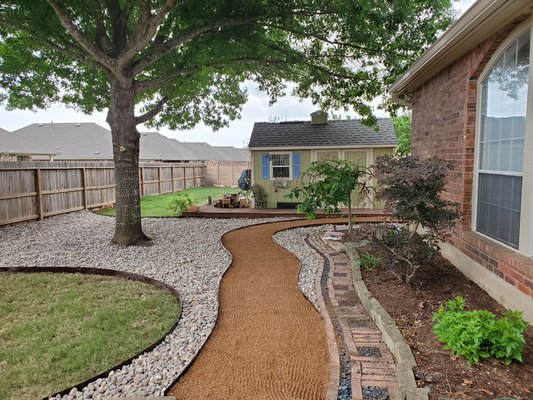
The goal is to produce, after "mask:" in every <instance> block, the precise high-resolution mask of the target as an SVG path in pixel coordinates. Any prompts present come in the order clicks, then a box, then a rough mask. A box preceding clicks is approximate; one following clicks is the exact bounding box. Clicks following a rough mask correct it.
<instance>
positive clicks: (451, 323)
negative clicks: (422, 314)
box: [433, 297, 528, 365]
mask: <svg viewBox="0 0 533 400" xmlns="http://www.w3.org/2000/svg"><path fill="white" fill-rule="evenodd" d="M464 307H465V301H464V299H463V298H462V297H456V298H455V299H453V300H450V301H448V302H447V303H446V306H442V305H441V306H440V308H439V310H438V311H437V312H436V313H435V315H434V316H433V321H438V322H437V324H436V325H435V327H434V328H433V331H434V332H435V333H436V335H437V336H438V338H439V340H440V341H441V342H442V343H444V345H445V346H444V348H445V349H448V350H451V351H453V352H454V354H457V355H460V356H463V357H464V358H466V360H467V361H468V363H469V364H471V365H472V364H475V363H477V362H479V361H480V360H483V359H485V358H489V357H495V358H497V359H501V360H503V361H505V364H506V365H509V364H511V362H512V361H513V359H514V360H518V361H520V362H522V351H523V350H524V345H525V343H526V342H525V340H524V332H525V330H526V329H527V327H528V325H527V323H526V322H525V321H524V319H523V318H522V313H521V312H517V311H507V312H506V313H505V314H504V315H503V316H502V317H501V318H499V319H498V318H496V316H495V315H494V314H493V313H491V312H490V311H487V310H474V311H465V310H464Z"/></svg>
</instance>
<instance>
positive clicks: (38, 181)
mask: <svg viewBox="0 0 533 400" xmlns="http://www.w3.org/2000/svg"><path fill="white" fill-rule="evenodd" d="M34 177H35V191H36V192H37V199H36V200H37V201H36V202H35V205H36V207H37V215H38V216H39V221H42V220H43V191H42V189H41V169H40V168H37V169H36V170H35V175H34Z"/></svg>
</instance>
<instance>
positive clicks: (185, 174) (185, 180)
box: [182, 165, 187, 190]
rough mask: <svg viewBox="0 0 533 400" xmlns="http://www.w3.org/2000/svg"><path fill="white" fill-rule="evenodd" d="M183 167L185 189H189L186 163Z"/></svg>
mask: <svg viewBox="0 0 533 400" xmlns="http://www.w3.org/2000/svg"><path fill="white" fill-rule="evenodd" d="M182 168H183V190H187V167H186V166H185V165H184V166H183V167H182Z"/></svg>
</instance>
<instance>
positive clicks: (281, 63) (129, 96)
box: [0, 0, 453, 245]
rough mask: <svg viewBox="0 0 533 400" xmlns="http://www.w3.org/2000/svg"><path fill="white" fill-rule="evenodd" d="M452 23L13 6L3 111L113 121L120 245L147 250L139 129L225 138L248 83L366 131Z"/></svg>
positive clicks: (359, 6) (312, 7) (352, 12)
mask: <svg viewBox="0 0 533 400" xmlns="http://www.w3.org/2000/svg"><path fill="white" fill-rule="evenodd" d="M452 20H453V15H452V11H451V0H379V1H378V0H367V1H357V2H354V1H351V0H335V1H314V0H294V1H286V0H194V1H193V0H94V1H86V0H69V1H65V0H6V1H3V2H2V3H1V4H0V88H1V89H0V102H2V103H3V104H4V105H5V106H6V107H7V108H8V109H15V108H20V109H33V108H46V107H47V106H48V105H50V104H51V103H53V102H61V103H63V104H65V105H67V106H71V107H74V108H77V109H79V110H81V111H83V112H85V113H91V112H94V111H100V110H104V109H107V110H108V113H107V122H108V124H109V126H110V128H111V133H112V137H113V154H114V162H115V179H116V199H117V217H116V230H115V235H114V237H113V242H114V243H118V244H122V245H131V244H137V243H142V242H143V241H145V240H147V237H146V236H145V235H144V233H143V231H142V227H141V219H140V206H139V204H140V198H139V187H138V186H139V185H138V164H139V136H140V135H139V132H138V131H137V125H139V124H142V123H147V124H148V125H150V126H155V127H160V126H163V125H166V126H168V127H170V128H171V129H178V128H179V129H187V128H191V127H193V126H195V125H196V124H198V123H199V122H201V121H203V122H204V123H205V124H206V125H208V126H211V127H213V128H214V129H217V128H220V127H222V126H225V125H227V124H228V122H229V121H230V120H233V119H235V118H238V117H239V112H240V109H241V106H242V105H243V104H244V102H245V101H246V91H245V90H244V89H243V82H245V81H255V82H256V83H257V84H258V86H259V89H260V90H262V91H264V92H265V93H266V94H267V95H268V96H269V98H270V100H271V101H272V102H274V101H275V100H276V99H277V98H278V97H279V96H281V95H282V94H284V89H285V88H286V85H287V83H288V82H293V83H294V84H295V89H294V94H295V95H298V96H300V97H301V98H311V99H312V100H313V101H314V102H315V103H318V104H319V105H320V106H321V107H323V108H326V109H335V108H352V109H354V110H355V111H356V112H357V113H359V114H360V115H361V116H363V117H365V118H366V121H367V122H368V123H372V121H373V117H372V112H371V107H370V105H369V103H370V102H371V101H372V100H373V99H374V98H375V97H376V96H378V95H381V94H382V93H384V92H385V88H386V87H387V86H389V85H390V84H391V83H392V82H393V81H394V80H395V79H396V78H397V77H398V76H399V75H400V74H401V73H403V72H404V71H405V70H406V68H407V66H408V65H410V64H411V63H412V62H413V60H414V59H415V58H416V57H417V56H419V55H420V54H421V52H422V51H424V50H425V48H427V47H428V45H429V44H431V43H432V42H433V41H434V40H435V38H436V36H437V34H438V32H440V31H442V30H444V29H445V28H446V27H448V25H449V24H450V23H451V22H452ZM384 106H385V107H388V108H390V107H392V105H391V103H390V102H389V101H387V100H385V104H384Z"/></svg>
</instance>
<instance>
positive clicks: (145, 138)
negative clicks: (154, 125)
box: [139, 132, 202, 161]
mask: <svg viewBox="0 0 533 400" xmlns="http://www.w3.org/2000/svg"><path fill="white" fill-rule="evenodd" d="M140 146H141V150H140V156H139V157H140V159H141V160H163V161H173V160H184V161H197V160H202V158H200V157H198V156H197V155H196V153H195V152H193V151H191V149H189V148H188V147H187V146H185V145H184V144H183V143H181V142H178V141H177V140H176V139H170V138H167V137H166V136H163V135H161V134H160V133H158V132H143V133H141V144H140Z"/></svg>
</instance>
